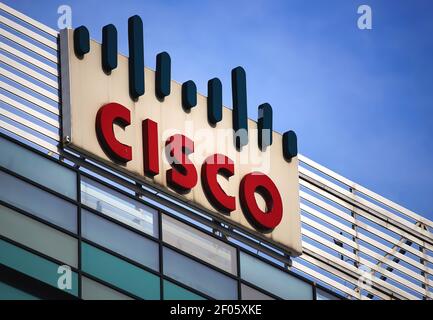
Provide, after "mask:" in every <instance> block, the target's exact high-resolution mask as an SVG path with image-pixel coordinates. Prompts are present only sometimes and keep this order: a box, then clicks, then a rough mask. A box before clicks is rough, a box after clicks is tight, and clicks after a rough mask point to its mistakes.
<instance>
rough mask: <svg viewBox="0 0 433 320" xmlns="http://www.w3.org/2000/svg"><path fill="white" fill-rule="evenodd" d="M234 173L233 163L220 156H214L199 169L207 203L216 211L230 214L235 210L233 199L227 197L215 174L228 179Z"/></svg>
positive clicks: (227, 158) (207, 159) (208, 158)
mask: <svg viewBox="0 0 433 320" xmlns="http://www.w3.org/2000/svg"><path fill="white" fill-rule="evenodd" d="M234 172H235V166H234V163H233V161H232V160H231V159H230V158H229V157H227V156H225V155H222V154H218V153H216V154H214V155H212V156H209V157H207V158H206V160H205V161H204V163H203V165H202V167H201V183H202V184H203V189H204V191H205V193H206V195H207V197H208V199H209V202H210V203H211V204H212V205H213V206H214V207H216V208H217V209H218V210H220V211H222V212H225V213H230V212H231V211H233V210H235V209H236V200H235V197H232V196H229V195H227V194H226V193H225V192H224V190H223V189H222V188H221V186H220V184H219V183H218V180H217V174H222V175H223V176H224V177H226V178H229V177H231V176H232V175H233V174H234Z"/></svg>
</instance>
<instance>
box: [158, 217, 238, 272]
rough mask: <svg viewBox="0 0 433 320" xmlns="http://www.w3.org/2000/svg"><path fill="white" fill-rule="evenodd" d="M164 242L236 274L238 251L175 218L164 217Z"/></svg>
mask: <svg viewBox="0 0 433 320" xmlns="http://www.w3.org/2000/svg"><path fill="white" fill-rule="evenodd" d="M162 238H163V240H164V242H166V243H168V244H171V245H172V246H175V247H176V248H178V249H180V250H183V251H185V252H188V253H189V254H191V255H193V256H196V257H197V258H199V259H202V260H204V261H206V262H208V263H210V264H212V265H214V266H216V267H219V268H221V269H223V270H225V271H227V272H230V273H233V274H236V270H237V264H236V249H235V248H233V247H231V246H229V245H228V244H225V243H224V242H222V241H219V240H218V239H215V238H213V237H211V236H209V235H207V234H204V233H202V232H200V231H198V230H196V229H194V228H192V227H190V226H188V225H186V224H184V223H182V222H180V221H178V220H176V219H174V218H171V217H169V216H166V215H163V216H162Z"/></svg>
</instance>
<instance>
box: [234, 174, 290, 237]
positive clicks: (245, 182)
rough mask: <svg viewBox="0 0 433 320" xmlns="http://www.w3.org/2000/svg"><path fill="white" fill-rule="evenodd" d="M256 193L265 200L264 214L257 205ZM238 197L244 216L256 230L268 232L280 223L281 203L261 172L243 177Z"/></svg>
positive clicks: (268, 180) (269, 182)
mask: <svg viewBox="0 0 433 320" xmlns="http://www.w3.org/2000/svg"><path fill="white" fill-rule="evenodd" d="M256 192H257V193H258V194H260V195H261V196H262V197H263V198H264V199H265V202H266V212H264V211H262V210H261V209H260V208H259V206H258V205H257V201H256V198H255V196H254V194H255V193H256ZM239 196H240V200H241V206H242V209H243V210H244V213H245V216H246V217H247V219H248V220H249V221H250V223H251V224H252V225H254V226H255V227H256V228H257V229H258V230H261V231H262V232H269V231H271V230H272V229H274V228H275V227H276V226H278V224H279V223H280V222H281V219H282V217H283V202H282V200H281V196H280V193H279V192H278V189H277V187H276V186H275V184H274V183H273V182H272V180H271V178H269V177H268V176H267V175H265V174H263V173H261V172H252V173H248V174H247V175H245V176H244V177H243V178H242V181H241V185H240V187H239Z"/></svg>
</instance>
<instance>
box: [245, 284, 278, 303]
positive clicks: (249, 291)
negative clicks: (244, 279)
mask: <svg viewBox="0 0 433 320" xmlns="http://www.w3.org/2000/svg"><path fill="white" fill-rule="evenodd" d="M241 290H242V300H275V299H274V298H272V297H270V296H268V295H266V294H264V293H262V292H260V291H258V290H256V289H253V288H251V287H250V286H247V285H245V284H243V283H242V284H241Z"/></svg>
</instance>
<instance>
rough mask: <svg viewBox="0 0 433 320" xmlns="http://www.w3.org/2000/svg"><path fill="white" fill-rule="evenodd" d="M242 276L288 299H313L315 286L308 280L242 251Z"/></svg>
mask: <svg viewBox="0 0 433 320" xmlns="http://www.w3.org/2000/svg"><path fill="white" fill-rule="evenodd" d="M240 260H241V262H240V263H241V277H242V279H245V280H246V281H248V282H251V283H253V284H255V285H256V286H258V287H260V288H263V289H264V290H267V291H269V292H272V293H274V294H275V295H277V296H279V297H281V298H283V299H286V300H292V299H293V300H312V299H313V287H312V286H311V285H310V284H308V283H307V282H304V281H302V280H301V279H298V278H296V277H295V276H292V275H290V274H288V273H286V272H283V271H281V270H278V269H277V268H274V267H272V266H270V265H268V264H266V263H264V262H263V261H261V260H259V259H257V258H254V257H253V256H251V255H249V254H246V253H244V252H241V256H240Z"/></svg>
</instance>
